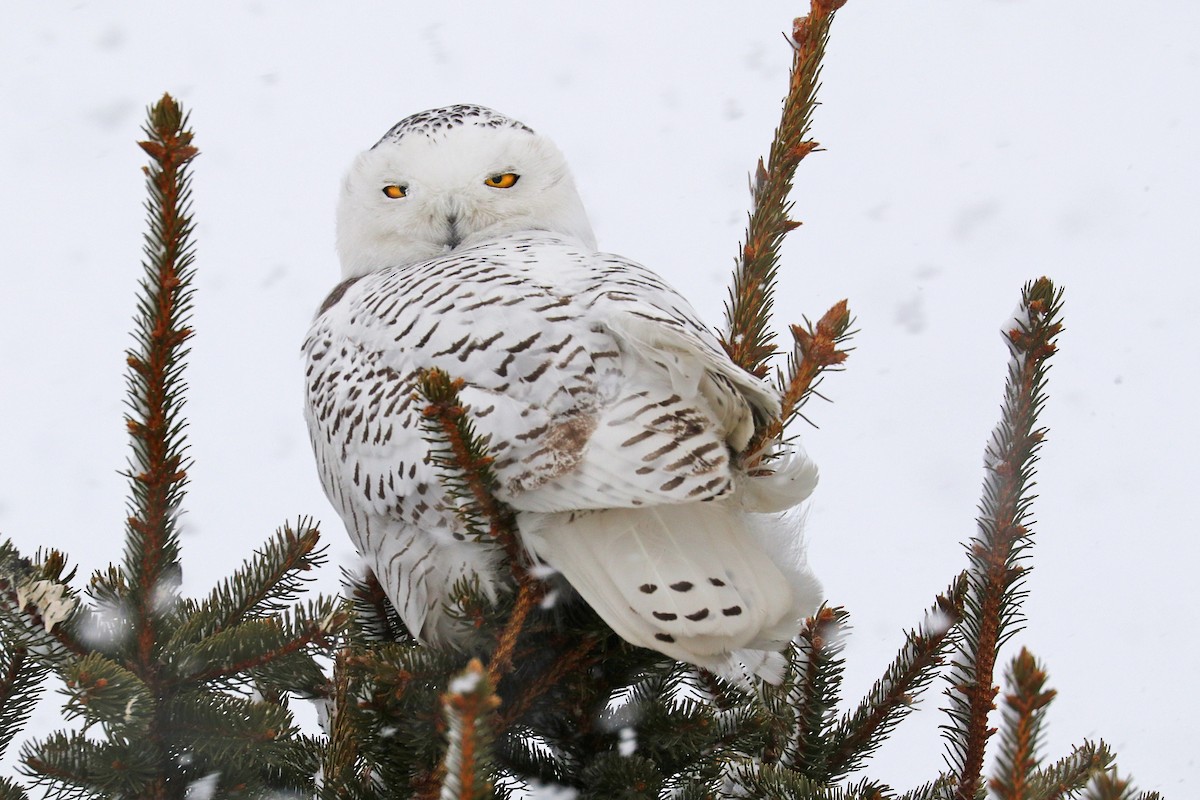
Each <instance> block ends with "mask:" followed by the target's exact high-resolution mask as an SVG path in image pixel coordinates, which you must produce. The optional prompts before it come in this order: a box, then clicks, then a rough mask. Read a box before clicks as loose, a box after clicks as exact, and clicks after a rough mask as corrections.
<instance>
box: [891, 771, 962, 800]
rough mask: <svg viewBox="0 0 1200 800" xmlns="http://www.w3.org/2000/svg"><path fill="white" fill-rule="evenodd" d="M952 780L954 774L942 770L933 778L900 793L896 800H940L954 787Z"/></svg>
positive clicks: (953, 779)
mask: <svg viewBox="0 0 1200 800" xmlns="http://www.w3.org/2000/svg"><path fill="white" fill-rule="evenodd" d="M954 781H955V778H954V775H952V774H950V773H946V772H943V773H942V774H941V775H938V776H937V778H936V779H935V780H932V781H930V782H929V783H925V784H922V785H921V786H918V787H917V788H915V789H910V790H909V791H907V792H905V793H904V794H902V795H900V797H899V798H897V800H941V798H943V797H946V795H947V793H948V792H949V791H950V790H951V789H953V788H954Z"/></svg>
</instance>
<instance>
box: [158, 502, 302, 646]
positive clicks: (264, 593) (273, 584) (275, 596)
mask: <svg viewBox="0 0 1200 800" xmlns="http://www.w3.org/2000/svg"><path fill="white" fill-rule="evenodd" d="M297 531H298V532H297ZM320 535H321V534H320V531H319V530H318V529H317V528H316V527H315V526H313V524H312V521H311V520H308V519H306V518H301V519H300V520H298V521H297V523H296V530H293V529H292V527H291V526H290V525H284V526H283V527H282V528H280V529H279V530H277V531H276V532H275V537H274V538H273V539H271V540H269V541H268V542H267V543H266V544H264V545H263V546H262V547H261V548H259V549H258V550H256V551H255V552H254V556H253V558H252V559H250V560H248V561H247V562H245V563H244V564H243V565H242V567H241V568H240V569H239V570H237V571H236V572H235V573H234V574H233V575H232V576H231V577H229V578H226V579H225V580H223V581H222V582H221V584H220V585H218V586H217V587H215V588H214V589H213V590H212V592H210V593H209V596H208V597H207V598H205V600H204V601H203V602H202V603H201V604H200V605H199V607H198V608H196V609H195V610H194V611H193V612H192V614H191V615H190V617H189V619H188V622H187V623H186V624H185V625H182V626H180V628H179V630H178V631H177V632H176V634H175V635H174V636H173V637H172V643H176V642H178V643H184V642H192V641H196V640H197V639H200V638H204V637H207V636H211V635H213V634H216V633H220V632H221V631H223V630H225V629H227V628H229V627H230V626H232V625H235V624H237V623H238V622H241V621H242V620H245V619H248V618H254V617H262V616H267V615H270V614H273V613H278V612H280V611H282V610H284V608H286V606H285V603H288V602H291V601H292V600H294V599H295V598H296V596H297V595H298V594H299V593H300V592H301V590H302V589H303V586H304V584H305V583H307V582H308V581H310V580H312V578H310V577H307V576H306V575H305V574H304V573H310V572H312V571H313V570H314V569H316V568H317V567H319V566H321V565H322V564H324V563H325V551H324V549H323V548H322V549H320V550H318V549H317V542H318V540H319V539H320Z"/></svg>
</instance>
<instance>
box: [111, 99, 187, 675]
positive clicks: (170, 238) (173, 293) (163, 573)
mask: <svg viewBox="0 0 1200 800" xmlns="http://www.w3.org/2000/svg"><path fill="white" fill-rule="evenodd" d="M145 132H146V135H147V136H148V137H149V140H148V141H144V142H141V147H142V149H143V150H145V151H146V153H147V154H148V155H149V156H150V158H151V159H152V163H151V166H150V167H148V168H145V172H146V176H147V181H146V183H147V187H148V189H149V193H150V197H149V199H148V200H147V202H146V210H147V212H148V218H149V219H148V222H149V228H150V232H149V233H148V234H147V235H146V244H145V255H146V260H145V262H143V266H144V268H145V271H146V275H145V278H144V279H143V280H142V284H141V285H142V292H143V294H142V296H141V298H140V299H139V302H138V314H137V316H136V318H135V326H136V332H135V334H134V336H135V339H136V340H137V344H138V349H136V350H130V351H129V352H128V358H127V363H128V366H129V373H128V377H127V382H128V386H129V401H128V403H129V407H130V413H129V414H128V415H127V417H126V422H127V426H128V428H129V433H130V436H131V437H132V444H133V456H132V458H131V459H130V464H129V472H128V473H127V476H128V477H129V480H130V485H131V490H132V498H133V499H132V501H131V506H130V514H129V518H128V522H127V524H128V535H127V538H126V542H125V559H124V560H125V567H126V569H125V571H126V574H127V575H128V576H129V583H130V586H131V589H132V592H131V597H130V599H131V600H132V604H133V607H132V615H133V621H134V626H135V634H136V652H137V660H138V663H139V665H140V667H141V670H142V671H150V670H153V669H154V666H153V663H154V652H153V650H154V646H155V642H156V641H157V640H158V636H157V632H156V629H157V627H158V623H157V621H156V620H157V619H158V618H159V617H161V616H162V615H163V612H164V609H168V608H170V605H171V602H172V601H173V599H174V597H175V595H176V594H177V592H178V584H179V539H178V531H177V530H176V524H175V518H176V516H177V514H178V509H179V505H180V502H181V501H182V499H183V493H184V487H185V485H186V482H187V468H188V467H189V466H190V465H189V463H188V461H187V460H185V456H184V453H185V451H186V444H185V442H184V435H183V429H184V426H185V423H184V421H183V419H182V417H181V414H180V412H181V410H182V407H183V403H184V398H183V391H184V385H183V382H182V378H181V372H182V369H183V358H184V356H185V355H186V351H184V350H183V346H184V343H185V342H186V341H187V340H188V339H189V338H190V337H191V335H192V331H191V329H190V328H189V327H188V326H187V321H188V318H189V317H190V311H191V296H192V289H191V285H190V283H191V279H192V276H193V274H194V269H193V267H192V262H193V259H194V248H193V245H192V241H191V234H192V220H191V214H190V194H191V190H190V185H189V184H190V178H189V176H188V170H187V167H188V162H190V161H191V160H192V159H193V158H195V156H196V154H197V150H196V148H195V147H193V146H192V132H191V131H190V130H189V129H188V119H187V115H186V114H185V113H184V112H183V109H182V108H181V107H180V106H179V104H178V103H176V102H175V100H174V98H172V97H171V96H170V95H163V97H162V99H161V100H160V101H159V102H158V103H156V104H155V105H154V106H153V107H152V108H151V109H150V111H149V121H148V123H147V124H146V126H145Z"/></svg>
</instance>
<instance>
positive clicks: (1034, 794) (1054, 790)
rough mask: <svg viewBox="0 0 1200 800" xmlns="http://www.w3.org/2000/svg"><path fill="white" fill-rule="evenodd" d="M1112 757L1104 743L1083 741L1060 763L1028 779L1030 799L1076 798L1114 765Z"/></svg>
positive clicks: (1039, 771)
mask: <svg viewBox="0 0 1200 800" xmlns="http://www.w3.org/2000/svg"><path fill="white" fill-rule="evenodd" d="M1112 762H1113V754H1112V751H1110V750H1109V749H1108V745H1106V744H1105V743H1104V742H1100V743H1098V744H1093V743H1092V742H1084V743H1083V744H1082V745H1081V746H1079V747H1076V748H1075V749H1074V750H1072V751H1071V754H1070V755H1069V756H1067V757H1066V758H1063V759H1061V760H1060V761H1059V762H1058V763H1057V764H1054V765H1053V766H1050V767H1044V768H1042V769H1039V770H1038V771H1037V772H1035V773H1033V775H1031V776H1030V778H1029V783H1028V787H1029V791H1028V795H1027V796H1028V797H1029V798H1031V800H1066V798H1071V797H1075V796H1077V795H1078V794H1079V793H1080V792H1082V791H1083V790H1084V789H1085V788H1086V787H1087V785H1088V783H1089V782H1090V781H1091V780H1092V779H1093V778H1095V777H1097V776H1098V775H1100V774H1101V773H1103V772H1104V771H1105V770H1107V769H1108V768H1109V767H1111V766H1112Z"/></svg>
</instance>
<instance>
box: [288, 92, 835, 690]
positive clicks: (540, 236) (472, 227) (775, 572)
mask: <svg viewBox="0 0 1200 800" xmlns="http://www.w3.org/2000/svg"><path fill="white" fill-rule="evenodd" d="M506 174H510V175H513V176H517V178H516V180H515V181H511V180H510V181H496V180H491V181H490V182H489V179H493V178H495V177H497V176H502V175H506ZM496 183H501V184H503V183H509V184H510V185H509V186H508V187H507V188H500V187H497V186H495V185H491V184H496ZM387 187H398V188H399V189H400V190H401V191H399V192H397V191H395V190H387ZM385 190H387V191H385ZM389 191H390V194H391V195H397V194H399V195H400V196H390V195H389ZM338 250H339V254H340V256H341V261H342V268H343V273H344V276H345V278H346V280H345V281H344V282H343V283H342V284H341V285H339V286H338V287H337V288H336V289H335V290H334V292H333V293H332V294H331V295H330V297H329V299H327V300H326V302H325V304H324V306H323V307H322V309H321V311H320V313H319V314H318V316H317V318H316V320H315V321H314V323H313V327H312V329H311V330H310V332H309V336H308V338H307V340H306V342H305V345H304V352H305V357H306V361H307V376H306V377H307V387H306V388H307V401H308V402H307V417H308V422H309V429H310V433H311V436H312V440H313V446H314V450H315V452H316V456H317V462H318V467H319V470H320V474H321V479H322V483H323V485H324V487H325V489H326V492H327V494H328V495H329V497H330V499H331V500H332V502H333V504H334V505H335V507H337V509H338V511H339V512H340V514H341V515H342V518H343V520H344V521H345V523H346V526H347V529H348V530H349V532H350V535H351V537H352V538H353V540H354V542H355V545H356V546H357V547H358V549H359V551H360V553H362V554H363V556H364V558H366V559H367V561H368V564H369V566H370V567H371V568H372V569H373V571H374V572H375V573H376V575H377V576H378V577H379V579H380V581H381V583H382V584H383V586H384V588H385V590H386V591H387V592H388V595H389V597H390V598H391V600H392V601H393V603H394V605H395V606H396V608H397V610H398V611H399V612H400V614H401V616H402V617H403V618H404V620H405V623H406V624H407V625H408V626H409V628H410V629H411V630H412V631H413V632H414V633H416V634H417V635H419V636H420V637H421V638H423V639H425V640H427V641H431V642H441V641H447V642H453V641H454V640H455V639H456V637H457V636H458V635H459V633H460V632H459V631H458V630H457V629H456V627H455V624H454V622H453V621H452V619H451V618H450V617H449V616H448V615H447V614H446V608H445V600H446V598H447V595H448V592H449V590H450V588H451V587H452V586H453V584H454V583H455V582H456V581H457V580H458V579H460V578H463V577H467V578H476V579H478V580H479V582H480V585H481V587H482V588H483V589H484V591H485V592H488V593H490V594H492V595H493V596H495V595H496V594H497V593H498V592H501V591H504V590H505V589H506V585H505V577H504V576H505V575H506V571H505V570H504V569H502V568H501V566H502V565H501V563H500V554H499V553H498V552H496V549H495V548H494V547H492V546H490V545H489V544H487V543H481V542H477V541H473V540H470V539H468V538H467V537H466V536H465V533H464V531H463V529H462V525H461V522H460V520H459V517H458V515H457V513H456V510H455V508H454V502H455V501H454V499H453V498H452V497H451V496H450V495H448V494H447V493H446V492H445V491H444V490H443V489H442V487H441V485H440V483H439V480H438V475H437V473H436V470H435V469H434V468H433V467H432V465H431V464H430V462H429V453H428V445H427V443H426V441H425V439H424V438H423V436H422V430H421V427H420V424H419V422H420V402H419V401H418V400H416V398H415V384H416V380H417V377H418V375H419V374H420V372H421V371H422V370H424V369H428V368H430V367H440V368H442V369H444V370H445V371H447V372H448V373H449V374H451V375H453V376H455V377H458V378H462V379H463V380H464V381H465V382H466V384H465V386H464V388H463V389H462V392H461V397H462V399H463V401H464V402H465V403H466V404H468V405H469V406H470V409H471V412H470V413H471V417H472V421H473V422H474V424H475V425H476V428H477V429H478V430H479V432H480V433H481V434H483V435H485V436H487V437H488V438H489V447H490V449H491V451H492V453H493V455H494V456H495V457H496V461H495V464H494V468H495V472H496V475H497V478H498V480H499V488H498V491H497V494H498V496H499V497H500V499H502V500H503V501H504V502H506V503H508V504H509V505H510V506H512V507H513V508H514V509H516V510H517V511H518V524H519V529H520V534H521V537H522V540H523V541H524V543H525V545H526V547H527V548H528V549H529V550H530V551H531V552H532V553H533V554H535V555H536V556H537V557H538V558H540V559H542V560H544V561H545V562H546V563H547V564H549V565H550V566H552V567H554V568H555V569H557V570H559V571H560V572H561V573H562V574H563V575H564V576H565V577H566V579H567V580H568V581H569V582H570V583H571V584H572V585H573V586H574V588H575V589H576V590H577V591H578V592H579V594H580V595H581V596H582V597H583V599H584V600H585V601H586V602H588V603H589V604H590V605H591V606H592V607H593V608H594V609H595V610H596V611H597V612H598V613H599V614H600V616H601V617H603V618H604V619H605V621H606V622H607V623H608V624H609V625H610V626H611V627H612V628H613V629H614V630H615V631H616V632H617V633H618V634H620V635H621V636H623V637H624V638H625V639H626V640H628V641H630V642H632V643H634V644H638V645H642V646H645V647H651V648H654V649H657V650H659V651H661V652H663V653H665V654H667V655H669V656H672V657H674V658H677V659H681V660H686V661H690V662H693V663H696V664H699V665H702V666H706V667H709V668H713V669H718V670H720V671H722V672H725V673H737V672H738V671H739V670H740V669H741V668H742V666H743V665H744V666H748V667H749V668H750V669H751V670H752V671H758V672H759V673H760V674H767V675H769V674H770V673H771V671H772V669H773V667H774V662H776V661H777V660H778V659H773V658H772V657H771V654H772V653H773V652H774V651H777V650H779V649H780V648H781V647H783V646H784V644H785V643H786V642H787V641H788V640H789V639H790V638H791V637H792V636H793V635H794V634H795V633H796V631H797V630H798V628H799V624H800V620H801V618H802V617H803V616H804V615H806V614H808V613H810V612H811V611H812V610H814V609H815V608H816V605H817V603H818V602H819V599H820V598H819V586H818V584H817V582H816V581H815V579H814V578H813V577H812V574H811V572H809V571H808V568H807V565H806V564H805V562H804V559H803V552H802V549H796V548H798V547H799V544H798V538H797V536H798V535H797V532H796V531H797V527H796V525H795V524H794V520H792V519H789V518H788V517H786V516H784V515H781V514H780V513H779V512H782V511H784V510H785V509H789V508H792V507H794V506H795V505H797V504H798V503H799V502H800V501H802V500H803V499H804V498H805V497H807V496H808V494H809V493H810V492H811V491H812V488H813V486H814V485H815V482H816V471H815V468H813V466H812V463H811V462H810V461H808V460H807V458H806V457H805V456H804V455H803V454H802V453H800V452H796V453H793V454H792V455H791V456H790V458H781V459H779V460H777V462H775V463H777V464H779V465H781V467H780V469H778V470H777V471H776V473H775V474H774V475H769V476H759V477H753V478H752V477H750V476H748V475H746V474H743V473H741V472H740V471H739V470H738V469H737V468H736V467H735V460H736V458H735V457H736V455H737V453H739V452H740V451H741V450H742V449H743V448H745V447H746V445H747V443H748V441H749V440H750V437H751V435H752V433H753V429H754V420H755V417H756V415H770V414H773V413H777V411H778V397H777V395H776V393H775V390H774V389H773V388H772V387H771V386H770V385H769V384H768V383H766V382H763V381H760V380H758V379H756V378H754V377H753V376H751V375H749V374H747V373H745V372H744V371H742V370H741V369H739V368H738V367H737V366H735V365H734V364H733V363H732V362H731V361H730V360H729V358H728V356H727V355H726V354H725V352H724V350H723V349H722V348H721V347H720V345H719V343H718V342H717V340H716V338H715V337H714V336H713V334H712V333H711V332H710V331H709V330H708V329H707V328H706V327H705V326H704V324H703V323H702V322H701V321H700V320H699V319H698V318H697V316H696V314H695V312H694V311H693V310H692V309H691V307H690V306H689V305H688V303H687V301H685V300H684V299H683V298H682V297H681V296H680V295H679V294H678V293H677V292H676V291H675V290H674V289H672V288H671V287H670V286H668V285H667V284H666V283H665V282H664V281H663V280H662V279H661V278H659V277H658V276H657V275H656V274H654V273H653V272H651V271H650V270H648V269H646V268H645V267H643V266H641V265H639V264H637V263H635V262H632V261H629V260H627V259H624V258H621V257H620V256H615V255H611V254H606V253H600V252H597V251H596V247H595V242H594V239H593V236H592V232H591V227H590V225H589V224H588V221H587V217H586V215H585V213H584V211H583V205H582V203H581V202H580V200H579V196H578V193H577V192H576V190H575V187H574V182H573V180H572V178H571V175H570V171H569V170H568V168H567V166H566V162H565V161H564V160H563V158H562V156H561V154H559V152H558V150H557V149H556V148H555V147H554V146H553V145H552V144H551V143H550V142H549V141H548V140H546V139H545V138H543V137H541V136H538V135H537V134H535V133H534V132H533V131H531V130H530V129H529V128H527V127H526V126H524V125H522V124H521V123H519V122H515V121H513V120H511V119H509V118H507V117H503V116H501V115H499V114H496V113H495V112H493V111H490V110H488V109H483V108H481V107H478V106H453V107H450V108H445V109H435V110H433V111H429V112H424V113H423V114H418V115H414V116H413V117H409V118H407V119H406V120H404V121H402V122H401V123H399V124H398V125H397V126H396V127H395V128H393V129H392V130H391V131H389V133H388V134H387V135H386V136H385V137H384V138H383V139H382V140H381V141H380V142H379V143H378V144H377V145H376V146H375V147H373V148H372V149H371V150H368V151H367V152H366V153H364V154H362V155H361V156H359V157H358V158H357V159H356V160H355V162H354V164H353V166H352V167H351V169H350V171H349V174H348V175H347V177H346V180H345V182H344V184H343V187H342V194H341V200H340V203H339V210H338ZM648 586H653V587H655V588H654V590H652V591H647V589H646V587H648Z"/></svg>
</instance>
